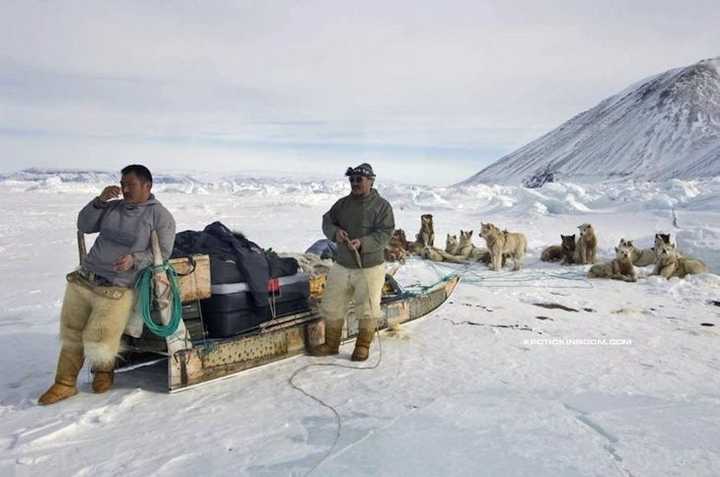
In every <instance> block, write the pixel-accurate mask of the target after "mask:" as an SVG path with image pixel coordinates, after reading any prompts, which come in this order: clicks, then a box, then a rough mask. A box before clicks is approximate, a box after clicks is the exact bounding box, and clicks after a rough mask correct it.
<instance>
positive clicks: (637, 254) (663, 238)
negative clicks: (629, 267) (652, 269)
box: [618, 234, 679, 267]
mask: <svg viewBox="0 0 720 477" xmlns="http://www.w3.org/2000/svg"><path fill="white" fill-rule="evenodd" d="M666 244H667V245H669V244H670V234H655V246H654V247H651V248H642V249H641V248H637V247H636V246H635V244H633V241H632V240H625V239H622V238H621V239H620V243H619V244H618V247H621V248H622V247H628V248H630V258H631V260H632V263H633V265H635V266H636V267H647V266H648V265H652V264H654V263H656V262H657V257H658V256H657V250H659V249H660V248H661V247H662V246H663V245H666ZM678 253H679V252H678Z"/></svg>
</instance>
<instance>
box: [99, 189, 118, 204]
mask: <svg viewBox="0 0 720 477" xmlns="http://www.w3.org/2000/svg"><path fill="white" fill-rule="evenodd" d="M120 193H121V190H120V187H118V186H116V185H109V186H107V187H106V188H104V189H103V191H102V192H101V193H100V195H99V196H98V198H99V199H100V200H102V201H103V202H107V201H109V200H112V199H117V198H118V197H120Z"/></svg>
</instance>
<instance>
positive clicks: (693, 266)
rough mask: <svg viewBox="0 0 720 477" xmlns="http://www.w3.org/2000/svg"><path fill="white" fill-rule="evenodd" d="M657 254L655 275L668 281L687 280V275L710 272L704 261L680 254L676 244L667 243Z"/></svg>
mask: <svg viewBox="0 0 720 477" xmlns="http://www.w3.org/2000/svg"><path fill="white" fill-rule="evenodd" d="M656 253H657V262H656V263H655V270H654V271H653V273H652V274H653V275H661V276H663V277H665V278H667V279H670V278H672V277H678V278H685V277H686V276H687V275H694V274H697V273H705V272H707V271H708V268H707V266H706V265H705V264H704V263H703V262H702V261H700V260H697V259H694V258H690V257H683V256H681V255H680V254H678V252H677V250H676V249H675V245H674V244H671V243H665V244H663V245H662V246H661V247H660V248H659V249H657V251H656Z"/></svg>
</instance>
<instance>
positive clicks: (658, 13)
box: [0, 0, 720, 184]
mask: <svg viewBox="0 0 720 477" xmlns="http://www.w3.org/2000/svg"><path fill="white" fill-rule="evenodd" d="M679 3H680V2H666V1H652V2H649V1H644V0H643V1H634V2H621V1H605V2H590V1H587V2H586V1H573V2H567V1H553V2H543V1H519V2H499V1H498V2H482V1H468V2H456V1H444V2H422V1H394V2H389V1H384V2H378V1H364V2H340V1H303V2H301V1H270V2H249V1H248V2H231V1H224V2H213V1H204V2H199V1H154V2H146V1H123V2H102V1H93V2H90V1H85V2H83V1H65V2H45V1H42V2H40V1H4V2H3V4H2V15H0V157H1V158H2V161H1V163H0V169H2V170H3V171H11V170H17V169H20V168H25V167H32V166H35V167H43V166H52V167H72V168H93V169H117V168H119V167H121V166H123V165H125V164H127V163H129V162H141V163H145V164H147V165H149V166H150V167H151V168H152V169H154V170H161V169H164V170H182V169H208V170H218V171H228V172H237V171H242V170H246V169H252V170H268V171H282V172H294V171H298V172H299V171H302V172H304V173H308V172H310V173H312V172H313V171H316V170H317V171H318V173H319V172H320V171H322V172H324V175H326V174H327V173H331V172H332V171H333V170H337V171H338V175H339V176H340V175H341V174H342V172H343V171H344V170H345V168H346V167H347V166H348V165H350V164H357V163H359V162H364V161H369V162H371V163H373V165H374V166H375V168H376V171H377V173H378V175H379V177H383V176H385V177H389V178H392V179H394V180H402V181H406V182H417V183H427V184H449V183H453V182H457V181H459V180H462V179H464V178H466V177H468V176H469V175H471V174H473V173H475V172H477V171H478V170H480V169H481V168H482V167H484V166H485V165H487V164H489V163H490V162H492V161H494V160H496V159H498V158H500V157H501V156H502V155H503V154H505V153H508V152H511V151H512V150H514V149H516V148H518V147H520V146H522V145H523V144H525V143H527V142H528V141H530V140H532V139H534V138H536V137H538V136H540V135H542V134H543V133H545V132H547V131H548V130H550V129H552V128H554V127H556V126H557V125H559V124H560V123H562V122H563V121H565V120H567V119H569V118H570V117H571V116H573V115H575V114H577V113H579V112H581V111H583V110H585V109H587V108H590V107H592V106H594V105H595V104H596V103H597V102H599V101H600V100H602V99H604V98H605V97H607V96H609V95H612V94H614V93H616V92H618V91H620V90H621V89H623V88H625V87H626V86H627V85H628V84H630V83H633V82H635V81H638V80H639V79H641V78H643V77H646V76H648V75H651V74H655V73H659V72H661V71H664V70H667V69H670V68H673V67H677V66H683V65H686V64H690V63H694V62H696V61H698V60H700V59H703V58H707V57H712V56H718V55H720V29H718V28H717V25H718V24H720V9H719V8H717V6H716V2H711V1H697V2H692V1H690V2H683V3H682V5H679Z"/></svg>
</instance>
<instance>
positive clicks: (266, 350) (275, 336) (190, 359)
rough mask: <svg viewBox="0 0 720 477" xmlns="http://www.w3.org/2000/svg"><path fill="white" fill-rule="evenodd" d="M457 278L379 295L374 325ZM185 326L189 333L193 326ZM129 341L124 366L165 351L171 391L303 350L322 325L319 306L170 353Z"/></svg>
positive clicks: (426, 308) (403, 314) (444, 293)
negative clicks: (411, 290) (412, 290)
mask: <svg viewBox="0 0 720 477" xmlns="http://www.w3.org/2000/svg"><path fill="white" fill-rule="evenodd" d="M459 281H460V277H459V276H457V275H452V276H450V277H447V278H445V279H444V280H442V281H441V282H439V283H437V284H436V285H435V286H433V287H432V288H430V289H427V290H425V291H423V292H420V293H417V294H410V293H397V294H391V295H385V296H383V300H382V312H383V313H382V317H381V318H380V320H379V321H378V328H379V329H381V330H382V329H385V328H387V327H389V326H392V325H396V324H401V323H405V322H408V321H412V320H416V319H418V318H421V317H423V316H425V315H427V314H429V313H431V312H432V311H434V310H435V309H437V308H438V307H439V306H440V305H442V304H443V303H444V302H445V301H446V300H447V299H448V297H449V296H450V295H451V294H452V292H453V290H454V289H455V287H456V286H457V284H458V282H459ZM350 314H352V311H351V312H350ZM347 321H348V323H349V328H346V329H345V330H344V331H343V341H346V340H351V339H353V338H354V337H355V336H357V320H347ZM188 329H189V330H190V333H191V334H192V327H188ZM198 334H200V333H198ZM130 341H131V342H130V343H129V344H127V345H126V347H127V351H126V352H125V353H123V359H124V363H123V364H124V367H135V366H137V365H139V364H142V363H143V362H157V360H158V355H163V356H166V359H167V364H168V390H169V391H170V392H175V391H179V390H183V389H187V388H189V387H192V386H195V385H197V384H200V383H204V382H207V381H213V380H216V379H222V378H226V377H229V376H233V375H236V374H238V373H240V372H242V371H245V370H247V369H251V368H255V367H258V366H263V365H265V364H269V363H272V362H275V361H279V360H282V359H287V358H291V357H293V356H297V355H301V354H305V353H306V352H307V350H308V349H309V347H311V346H315V345H318V344H321V343H323V342H324V341H325V327H324V322H323V320H322V319H321V318H320V316H319V315H318V313H317V311H308V312H302V313H296V314H291V315H288V316H284V317H280V318H277V319H274V320H271V321H268V322H265V323H263V324H261V325H260V326H259V327H258V328H257V329H256V330H253V331H252V332H249V333H245V334H242V335H238V336H233V337H230V338H223V339H204V338H200V339H196V338H193V342H192V347H191V348H188V349H185V350H180V351H176V352H175V353H174V354H173V355H172V356H168V353H167V348H166V347H165V346H164V345H165V343H164V341H161V340H158V339H153V338H151V337H147V338H145V337H142V338H138V339H132V340H130ZM163 348H164V349H163ZM121 369H122V368H121Z"/></svg>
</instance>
